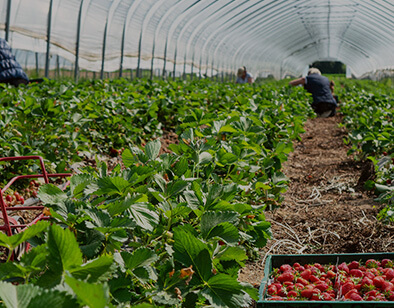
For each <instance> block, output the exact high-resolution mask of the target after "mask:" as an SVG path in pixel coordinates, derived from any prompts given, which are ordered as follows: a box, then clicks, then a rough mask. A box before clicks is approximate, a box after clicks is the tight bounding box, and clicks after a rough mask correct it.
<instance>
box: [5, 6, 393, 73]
mask: <svg viewBox="0 0 394 308" xmlns="http://www.w3.org/2000/svg"><path fill="white" fill-rule="evenodd" d="M50 7H51V8H52V10H51V14H49V12H50ZM7 12H9V14H7ZM49 16H50V18H49ZM7 18H8V19H7ZM7 20H9V22H8V23H7ZM0 29H1V30H4V32H2V34H4V33H7V32H6V30H7V29H8V40H9V42H10V45H11V46H12V47H13V48H17V49H23V50H31V51H35V52H42V53H45V52H46V51H47V50H49V51H50V53H51V54H58V55H60V56H62V57H64V58H66V59H68V60H70V61H71V62H75V61H76V54H78V64H79V66H80V67H81V68H85V69H91V70H96V71H99V70H103V71H115V70H119V68H120V67H122V69H125V68H136V67H139V68H145V69H155V70H157V69H160V70H163V69H165V70H167V71H177V72H178V73H182V72H187V73H188V72H192V71H193V72H195V73H197V72H200V73H201V72H202V73H206V74H207V75H211V74H215V73H216V72H217V71H224V72H235V71H236V70H237V68H238V67H240V66H243V65H245V66H246V67H247V68H248V70H249V71H251V72H252V73H253V74H255V75H264V74H265V75H267V74H273V75H274V76H275V77H276V78H281V77H283V76H285V75H286V74H291V75H300V74H302V73H303V72H304V71H305V68H306V67H307V65H309V64H311V63H313V62H314V61H341V62H343V63H345V64H346V65H347V66H348V68H350V69H351V71H352V73H353V74H354V75H355V76H361V75H362V74H364V73H366V72H372V71H375V70H378V69H393V68H394V52H393V51H394V1H393V0H313V1H311V0H259V1H257V0H200V1H196V0H12V1H11V0H0ZM2 34H0V35H1V36H2V37H4V36H3V35H2ZM48 37H49V39H50V40H49V41H50V48H49V49H48V46H47V38H48ZM78 38H79V40H78ZM123 38H124V39H123ZM103 55H104V57H103ZM103 59H105V61H104V64H103ZM174 64H175V65H174Z"/></svg>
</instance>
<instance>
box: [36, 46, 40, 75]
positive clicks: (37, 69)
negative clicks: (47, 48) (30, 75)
mask: <svg viewBox="0 0 394 308" xmlns="http://www.w3.org/2000/svg"><path fill="white" fill-rule="evenodd" d="M38 74H39V66H38V52H36V75H37V76H38Z"/></svg>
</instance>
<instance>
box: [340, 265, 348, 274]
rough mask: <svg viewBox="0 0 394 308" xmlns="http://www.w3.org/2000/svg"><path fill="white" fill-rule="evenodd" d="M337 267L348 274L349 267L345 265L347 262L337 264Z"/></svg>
mask: <svg viewBox="0 0 394 308" xmlns="http://www.w3.org/2000/svg"><path fill="white" fill-rule="evenodd" d="M338 269H339V270H340V271H345V272H346V273H347V274H349V267H348V266H347V264H346V263H345V262H343V263H341V264H339V265H338Z"/></svg>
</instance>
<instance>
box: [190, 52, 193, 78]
mask: <svg viewBox="0 0 394 308" xmlns="http://www.w3.org/2000/svg"><path fill="white" fill-rule="evenodd" d="M193 68H194V51H193V57H192V69H191V72H190V79H191V80H193V77H194V76H193V75H194V73H193Z"/></svg>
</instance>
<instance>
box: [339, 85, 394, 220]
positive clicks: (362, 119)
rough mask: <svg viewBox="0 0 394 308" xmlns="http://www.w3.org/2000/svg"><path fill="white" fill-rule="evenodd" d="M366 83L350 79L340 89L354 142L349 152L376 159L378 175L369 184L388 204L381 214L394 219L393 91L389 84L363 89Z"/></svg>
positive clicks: (359, 157) (364, 157)
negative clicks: (352, 81) (350, 80)
mask: <svg viewBox="0 0 394 308" xmlns="http://www.w3.org/2000/svg"><path fill="white" fill-rule="evenodd" d="M365 84H367V85H368V82H364V83H359V82H355V83H350V82H347V86H346V87H344V88H343V89H342V92H341V96H342V97H343V99H344V100H343V101H344V102H343V104H342V106H341V112H342V113H343V114H344V119H343V123H344V125H345V127H346V128H347V129H348V131H349V137H348V142H349V143H350V144H351V146H352V147H351V149H350V150H349V154H354V155H355V156H356V158H358V159H361V160H366V159H369V160H371V161H372V162H373V164H374V166H375V173H376V174H375V178H374V179H373V180H372V179H371V180H369V181H368V182H367V183H366V188H368V189H371V190H374V191H375V192H376V194H377V195H378V198H377V200H378V201H381V202H382V203H384V204H386V207H385V208H384V209H383V210H382V211H381V213H380V214H379V216H378V217H379V218H380V219H382V220H384V221H394V139H393V136H394V112H393V108H394V102H393V94H394V91H393V89H392V88H390V87H380V88H378V87H375V88H369V90H368V89H367V90H364V89H363V87H364V88H365ZM373 84H374V85H375V86H376V85H377V84H376V83H373ZM361 85H362V86H363V87H361Z"/></svg>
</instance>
